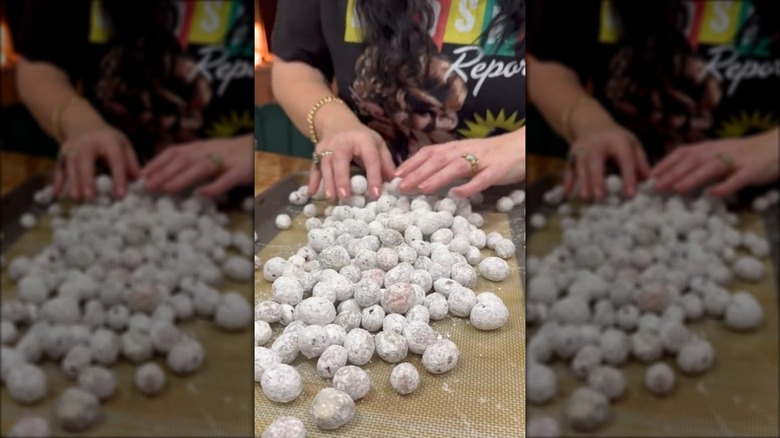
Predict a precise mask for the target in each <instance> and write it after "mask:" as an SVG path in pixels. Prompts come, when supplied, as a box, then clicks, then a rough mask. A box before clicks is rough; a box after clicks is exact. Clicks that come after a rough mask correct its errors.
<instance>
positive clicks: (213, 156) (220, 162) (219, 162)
mask: <svg viewBox="0 0 780 438" xmlns="http://www.w3.org/2000/svg"><path fill="white" fill-rule="evenodd" d="M208 157H209V160H211V162H212V163H214V165H215V166H217V170H218V171H220V172H222V171H223V170H225V159H224V158H222V155H220V154H219V153H217V152H212V153H210V154H209V155H208Z"/></svg>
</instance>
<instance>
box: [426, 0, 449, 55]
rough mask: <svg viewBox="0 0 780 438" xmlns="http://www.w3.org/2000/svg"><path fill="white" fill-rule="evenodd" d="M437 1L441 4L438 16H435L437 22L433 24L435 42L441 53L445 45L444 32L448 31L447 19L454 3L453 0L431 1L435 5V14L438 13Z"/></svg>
mask: <svg viewBox="0 0 780 438" xmlns="http://www.w3.org/2000/svg"><path fill="white" fill-rule="evenodd" d="M436 3H438V4H439V6H438V9H439V10H438V17H436V16H434V19H436V22H435V23H434V24H433V25H434V29H435V32H434V33H433V42H434V44H436V47H437V48H438V49H439V52H440V53H441V50H442V46H444V34H445V33H446V32H447V21H448V19H449V16H450V7H451V5H452V0H438V1H433V2H431V5H432V6H433V8H434V10H433V12H434V14H436V12H437V11H436Z"/></svg>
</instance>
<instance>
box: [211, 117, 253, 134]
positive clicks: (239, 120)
mask: <svg viewBox="0 0 780 438" xmlns="http://www.w3.org/2000/svg"><path fill="white" fill-rule="evenodd" d="M254 128H255V124H254V120H252V116H251V115H250V114H249V111H244V112H242V113H241V114H239V113H237V112H236V111H231V112H230V114H227V115H221V116H220V117H219V118H218V119H216V120H214V121H212V122H211V126H210V127H209V128H207V129H206V130H205V131H204V132H205V133H206V135H207V136H209V137H233V136H235V135H236V134H238V133H240V132H247V131H252V130H253V129H254Z"/></svg>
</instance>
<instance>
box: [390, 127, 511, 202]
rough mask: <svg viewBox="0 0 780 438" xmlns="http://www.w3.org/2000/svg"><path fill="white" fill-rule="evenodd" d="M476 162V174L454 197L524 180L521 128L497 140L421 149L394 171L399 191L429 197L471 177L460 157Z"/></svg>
mask: <svg viewBox="0 0 780 438" xmlns="http://www.w3.org/2000/svg"><path fill="white" fill-rule="evenodd" d="M465 153H471V154H474V155H475V156H476V157H477V158H478V159H479V172H478V173H477V174H476V175H474V176H473V178H471V180H470V181H469V182H467V183H466V184H463V185H459V186H457V187H455V188H454V190H453V192H454V194H455V195H457V196H461V197H469V196H472V195H474V194H476V193H479V192H481V191H483V190H485V189H486V188H488V187H490V186H492V185H503V184H510V183H514V182H518V181H521V180H523V178H524V177H525V129H524V128H521V129H520V130H519V131H517V132H513V133H509V134H504V135H501V136H497V137H491V138H485V139H474V140H460V141H452V142H449V143H444V144H440V145H435V146H425V147H423V148H422V149H420V151H419V152H417V153H416V154H414V155H413V156H412V157H411V158H409V159H408V160H407V161H406V162H404V163H403V164H402V165H401V166H400V167H399V168H398V170H397V171H396V176H398V177H401V178H403V179H402V181H401V184H400V186H399V188H400V189H401V190H402V191H412V190H415V189H417V190H419V191H420V192H422V193H425V194H430V193H434V192H436V191H437V190H438V189H439V188H441V187H443V186H445V185H447V184H449V183H450V182H452V181H455V180H457V179H459V178H467V177H470V176H471V175H472V172H471V165H470V164H469V162H468V161H467V160H466V159H465V158H463V154H465Z"/></svg>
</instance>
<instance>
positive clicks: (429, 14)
mask: <svg viewBox="0 0 780 438" xmlns="http://www.w3.org/2000/svg"><path fill="white" fill-rule="evenodd" d="M497 3H498V5H499V8H500V10H501V12H500V13H499V14H498V15H496V16H495V17H493V19H492V20H491V22H490V23H489V25H488V26H487V28H486V29H485V32H483V33H482V35H481V36H480V38H479V39H480V41H481V42H483V43H484V42H485V41H486V40H487V38H488V36H489V35H490V34H491V33H492V32H494V30H497V34H496V35H497V40H498V43H499V44H498V45H497V47H500V46H501V45H502V44H503V43H504V42H505V41H506V40H507V39H508V38H510V37H511V36H512V35H513V34H515V33H517V39H518V41H519V42H521V43H524V42H525V20H524V18H525V0H498V1H497ZM356 10H357V16H358V18H359V19H360V22H361V24H362V25H363V39H364V42H365V44H366V45H367V46H376V47H377V48H378V49H379V51H378V52H379V53H380V56H379V58H378V60H377V65H376V69H377V70H376V73H377V75H378V79H379V81H380V82H381V83H383V84H392V83H394V81H395V80H396V78H398V77H399V74H400V73H401V72H402V71H405V72H406V73H407V75H410V76H426V73H425V71H424V69H426V68H427V67H428V65H429V64H430V63H429V62H427V60H428V58H430V57H431V55H432V46H431V44H429V43H428V40H429V36H428V29H429V28H430V27H431V24H432V22H433V18H434V13H433V8H432V7H431V4H430V2H428V1H427V0H357V3H356ZM410 17H419V19H416V20H412V19H410ZM418 51H422V56H423V60H422V62H419V60H418V58H417V57H416V56H414V55H416V54H417V53H416V52H418ZM420 69H423V71H421V70H420Z"/></svg>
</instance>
